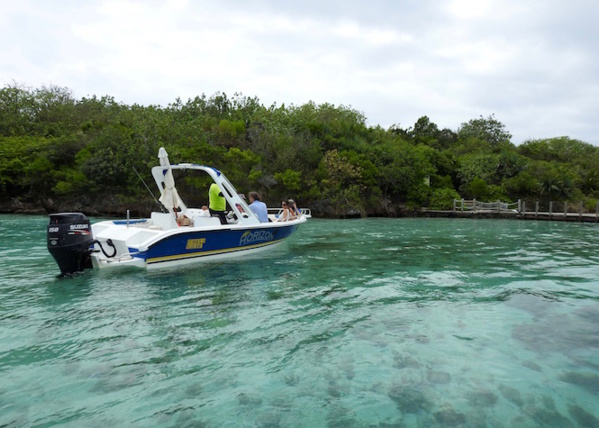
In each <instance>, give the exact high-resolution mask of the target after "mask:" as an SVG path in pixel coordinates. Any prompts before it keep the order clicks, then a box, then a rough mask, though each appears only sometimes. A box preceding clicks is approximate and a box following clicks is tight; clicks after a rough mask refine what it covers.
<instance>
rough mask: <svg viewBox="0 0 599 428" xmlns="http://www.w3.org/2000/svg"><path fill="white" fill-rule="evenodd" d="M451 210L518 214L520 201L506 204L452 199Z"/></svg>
mask: <svg viewBox="0 0 599 428" xmlns="http://www.w3.org/2000/svg"><path fill="white" fill-rule="evenodd" d="M453 210H454V211H462V212H468V211H471V212H474V213H476V212H496V213H503V212H513V213H516V212H520V201H518V202H514V203H507V202H501V201H497V202H481V201H477V200H476V199H454V200H453Z"/></svg>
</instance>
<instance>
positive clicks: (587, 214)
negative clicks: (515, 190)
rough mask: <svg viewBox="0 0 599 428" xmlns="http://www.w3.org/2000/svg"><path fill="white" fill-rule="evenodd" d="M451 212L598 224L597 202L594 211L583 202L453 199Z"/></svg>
mask: <svg viewBox="0 0 599 428" xmlns="http://www.w3.org/2000/svg"><path fill="white" fill-rule="evenodd" d="M453 211H454V212H462V213H465V214H466V213H473V214H475V213H480V214H484V213H499V214H513V215H514V216H515V217H518V218H521V219H534V220H561V221H587V222H588V221H592V222H597V223H599V201H598V202H596V204H595V207H594V210H593V208H592V207H591V208H589V207H588V206H585V205H584V203H583V201H576V202H574V201H538V200H534V201H526V200H522V199H518V202H514V203H507V202H501V201H497V202H480V201H477V200H476V199H454V200H453Z"/></svg>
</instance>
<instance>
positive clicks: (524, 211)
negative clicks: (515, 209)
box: [518, 199, 526, 214]
mask: <svg viewBox="0 0 599 428" xmlns="http://www.w3.org/2000/svg"><path fill="white" fill-rule="evenodd" d="M518 201H520V200H519V199H518ZM520 212H521V213H522V214H526V201H522V210H520Z"/></svg>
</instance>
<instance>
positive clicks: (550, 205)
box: [549, 201, 553, 220]
mask: <svg viewBox="0 0 599 428" xmlns="http://www.w3.org/2000/svg"><path fill="white" fill-rule="evenodd" d="M552 213H553V201H549V220H551V214H552Z"/></svg>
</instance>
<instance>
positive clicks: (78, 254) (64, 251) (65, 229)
mask: <svg viewBox="0 0 599 428" xmlns="http://www.w3.org/2000/svg"><path fill="white" fill-rule="evenodd" d="M93 244H94V237H93V235H92V230H91V225H90V223H89V220H88V219H87V217H86V216H85V215H84V214H81V213H58V214H50V223H49V224H48V251H49V252H50V254H52V257H54V260H56V263H58V267H59V268H60V271H61V272H62V274H63V275H65V274H70V273H74V272H81V271H83V270H84V269H86V268H91V267H92V264H91V258H90V256H89V255H90V252H91V248H90V247H91V246H92V245H93Z"/></svg>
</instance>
